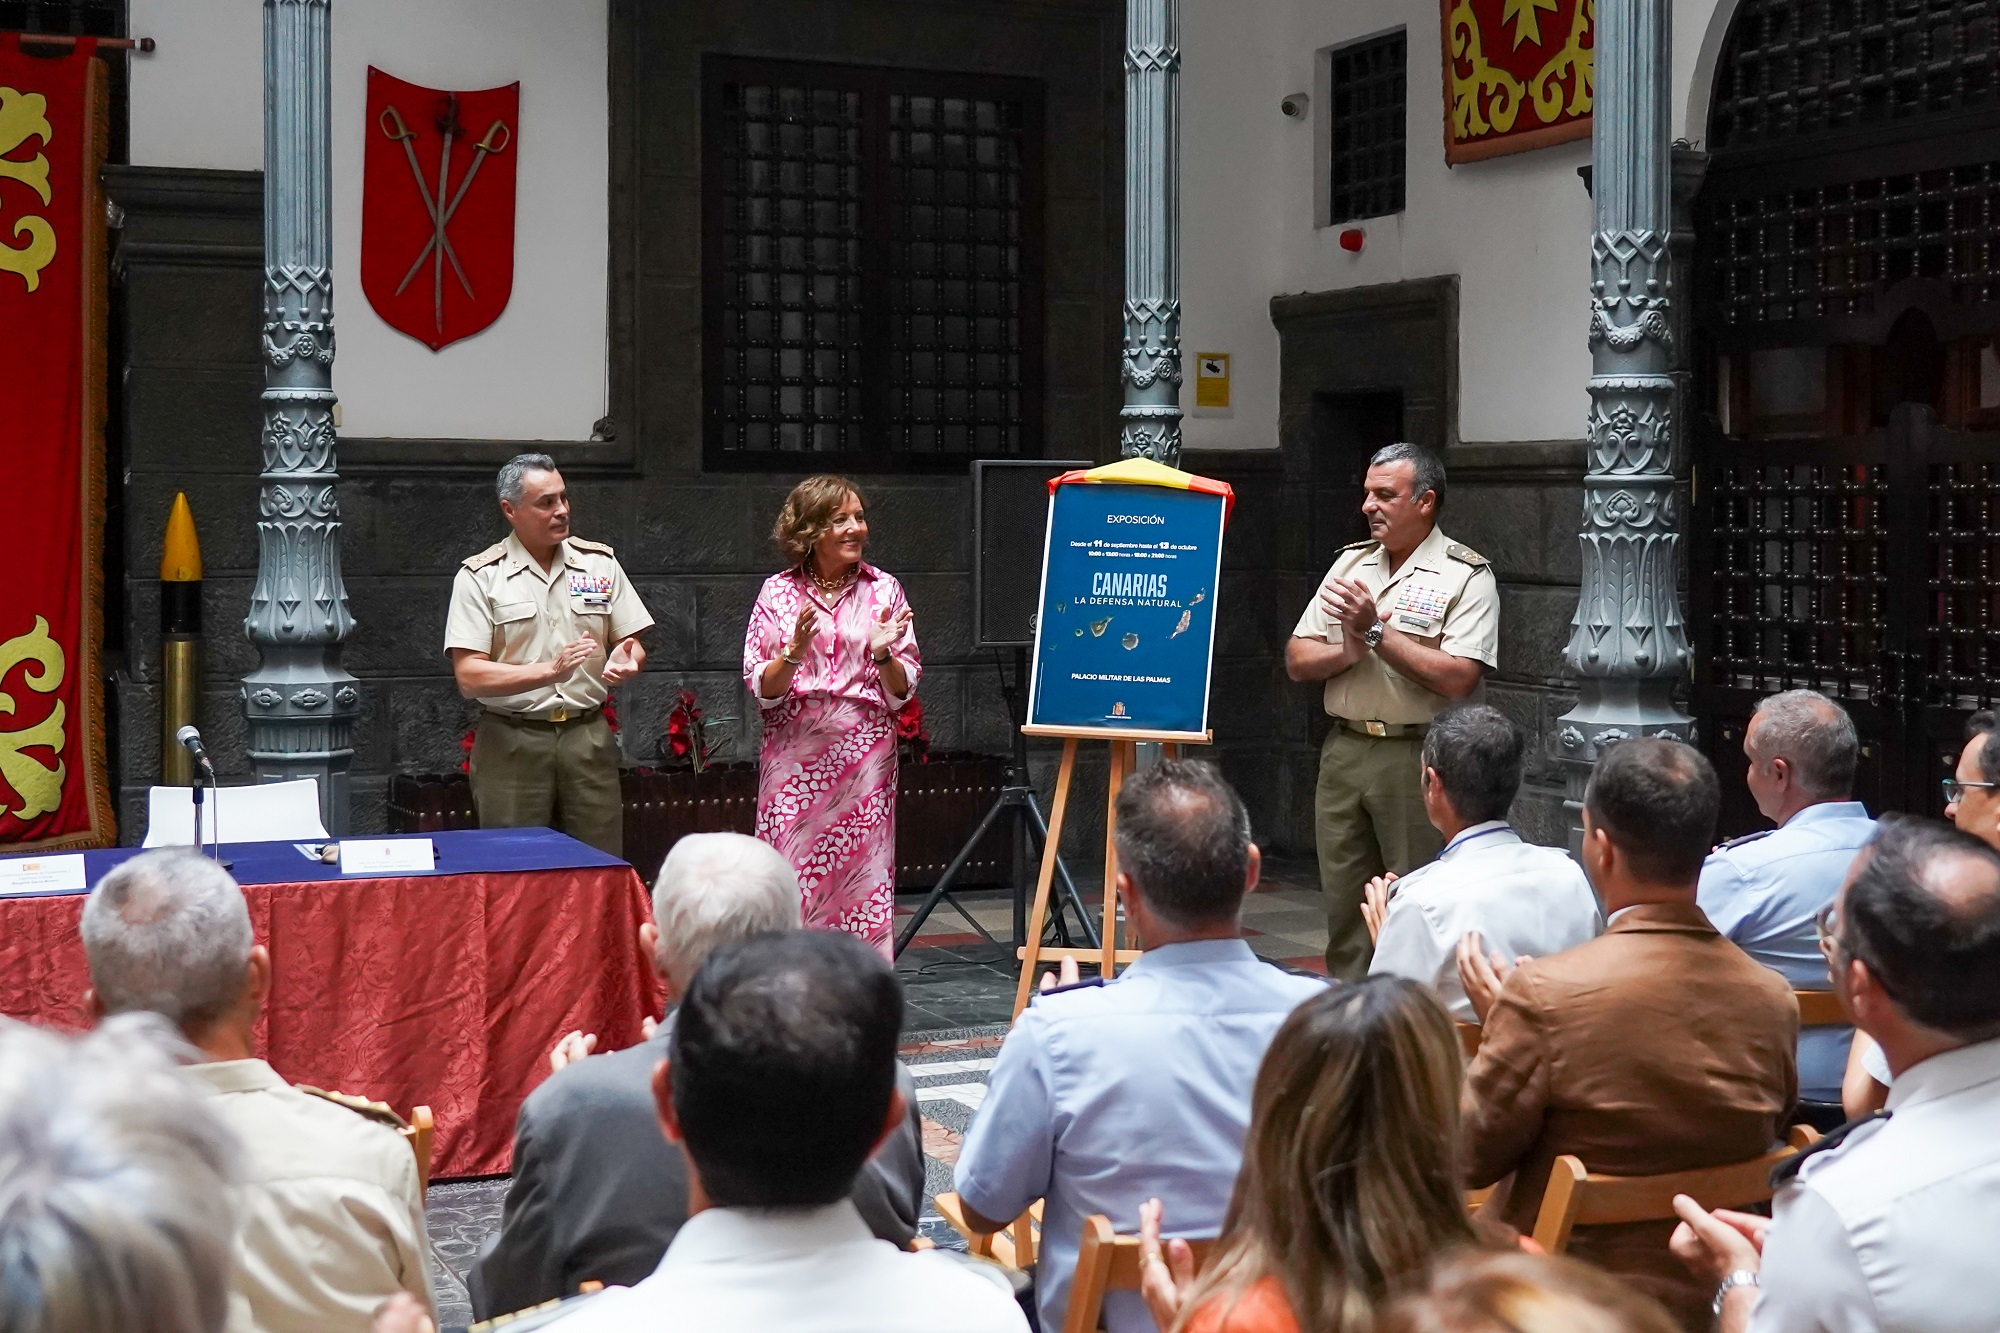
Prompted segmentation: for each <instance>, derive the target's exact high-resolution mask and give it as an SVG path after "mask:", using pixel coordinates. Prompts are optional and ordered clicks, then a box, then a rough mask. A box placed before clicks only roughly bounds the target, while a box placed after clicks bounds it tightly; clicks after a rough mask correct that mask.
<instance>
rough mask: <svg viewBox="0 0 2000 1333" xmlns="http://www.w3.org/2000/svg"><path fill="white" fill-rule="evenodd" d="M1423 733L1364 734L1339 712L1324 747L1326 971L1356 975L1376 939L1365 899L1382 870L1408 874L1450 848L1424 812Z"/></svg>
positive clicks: (1319, 796) (1318, 812)
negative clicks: (1421, 787)
mask: <svg viewBox="0 0 2000 1333" xmlns="http://www.w3.org/2000/svg"><path fill="white" fill-rule="evenodd" d="M1423 747H1424V738H1423V737H1422V736H1382V737H1376V736H1364V735H1361V734H1360V733H1358V732H1353V731H1349V730H1348V729H1347V727H1346V725H1345V724H1344V723H1342V722H1341V721H1340V720H1339V719H1338V718H1336V719H1334V729H1333V732H1332V734H1330V735H1329V736H1328V737H1327V738H1326V744H1324V745H1322V746H1321V747H1320V752H1319V786H1318V789H1317V790H1316V791H1315V792H1314V797H1313V832H1314V834H1315V837H1316V840H1317V841H1318V843H1319V887H1320V891H1321V892H1322V893H1323V894H1325V895H1326V974H1327V975H1328V976H1330V977H1335V978H1338V979H1340V980H1343V981H1358V980H1360V979H1361V978H1362V977H1364V976H1366V975H1367V974H1368V960H1369V959H1370V958H1371V957H1373V956H1374V953H1375V946H1374V945H1373V944H1371V943H1370V942H1369V939H1368V923H1367V922H1365V921H1363V920H1362V919H1361V901H1362V897H1363V891H1364V890H1365V889H1366V888H1367V886H1368V881H1369V880H1371V879H1373V878H1375V876H1377V875H1379V874H1381V873H1383V872H1384V871H1394V872H1395V873H1396V874H1398V875H1406V874H1408V873H1409V872H1410V871H1412V870H1414V869H1415V868H1416V867H1418V866H1420V865H1423V864H1424V863H1425V862H1426V861H1429V860H1431V859H1432V858H1433V857H1435V856H1436V855H1437V854H1438V853H1439V852H1440V851H1442V850H1443V849H1444V837H1443V836H1442V835H1441V834H1440V833H1439V832H1438V831H1437V830H1436V829H1435V828H1433V827H1432V826H1431V821H1430V820H1429V819H1428V818H1426V817H1425V815H1424V798H1423V793H1422V792H1421V791H1420V790H1419V789H1418V786H1417V783H1418V779H1419V777H1420V776H1421V774H1422V771H1423V761H1422V755H1423Z"/></svg>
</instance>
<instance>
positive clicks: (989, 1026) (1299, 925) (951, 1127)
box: [426, 858, 1326, 1328]
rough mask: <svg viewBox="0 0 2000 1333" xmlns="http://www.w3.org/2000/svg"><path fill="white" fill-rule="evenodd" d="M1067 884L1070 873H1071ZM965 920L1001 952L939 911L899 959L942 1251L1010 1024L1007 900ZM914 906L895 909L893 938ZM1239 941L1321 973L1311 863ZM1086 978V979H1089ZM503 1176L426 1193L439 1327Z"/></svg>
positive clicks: (1284, 884)
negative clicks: (956, 1177)
mask: <svg viewBox="0 0 2000 1333" xmlns="http://www.w3.org/2000/svg"><path fill="white" fill-rule="evenodd" d="M1072 873H1075V869H1074V868H1072ZM1101 883H1102V879H1101V876H1100V877H1098V878H1097V879H1095V880H1086V878H1085V877H1084V876H1083V875H1080V874H1079V875H1078V876H1077V888H1078V889H1079V891H1080V892H1081V894H1082V896H1083V900H1084V902H1086V903H1088V904H1091V905H1092V906H1093V907H1095V906H1096V905H1097V904H1098V903H1099V902H1101V887H1100V886H1101ZM956 896H957V898H958V900H959V902H960V903H961V904H962V905H963V906H964V908H965V910H966V912H967V913H968V914H970V916H971V917H972V918H973V919H974V920H976V921H977V922H978V923H979V925H980V926H982V927H984V928H985V929H986V931H988V932H989V933H990V934H991V935H992V936H993V937H994V938H995V939H996V940H998V941H1000V943H998V944H995V943H993V942H991V941H989V940H987V939H985V938H984V937H982V936H981V935H979V934H978V933H977V932H976V931H974V930H973V929H972V928H971V927H970V926H969V925H968V924H967V922H966V920H965V918H964V917H963V916H961V915H960V914H959V913H958V912H956V911H954V910H953V909H952V908H951V907H950V906H949V905H948V904H940V906H939V907H938V909H937V910H936V911H935V912H934V913H932V915H931V917H930V919H929V920H928V921H926V922H925V924H924V928H923V930H922V931H920V932H919V933H918V935H917V938H916V939H915V940H914V941H912V942H911V945H910V948H909V949H908V950H906V951H905V952H904V954H903V956H902V957H901V958H900V959H898V960H897V964H896V972H897V975H898V976H900V977H901V978H902V981H903V994H904V1000H905V1005H906V1009H905V1013H904V1020H903V1033H904V1044H903V1058H904V1060H905V1061H906V1062H908V1063H909V1064H910V1066H911V1072H912V1073H913V1074H915V1075H916V1079H917V1102H918V1106H919V1108H920V1109H921V1110H922V1112H923V1119H924V1156H925V1161H924V1168H925V1181H924V1216H923V1221H922V1223H921V1231H922V1234H924V1235H925V1236H928V1237H929V1238H930V1239H931V1240H932V1241H934V1242H935V1243H937V1244H938V1245H941V1246H947V1247H950V1248H959V1247H962V1245H963V1244H964V1242H963V1241H961V1240H960V1239H959V1238H958V1236H957V1235H956V1234H955V1233H954V1232H952V1230H951V1229H950V1228H949V1227H947V1226H946V1225H945V1224H944V1220H943V1219H942V1218H940V1217H939V1216H938V1215H937V1214H936V1213H935V1212H934V1211H933V1210H932V1209H931V1207H930V1201H931V1199H932V1198H933V1197H934V1196H935V1195H937V1194H939V1193H942V1192H945V1191H948V1190H949V1189H950V1188H951V1170H952V1166H953V1165H954V1164H955V1163H956V1162H957V1160H958V1145H959V1141H960V1139H961V1138H962V1137H963V1135H964V1133H965V1130H966V1128H967V1126H969V1125H970V1124H971V1123H972V1115H973V1112H975V1111H976V1110H978V1109H979V1103H980V1101H981V1099H982V1098H983V1097H984V1096H985V1093H986V1078H987V1074H988V1072H989V1071H990V1070H991V1069H992V1067H993V1060H994V1058H995V1057H996V1056H997V1054H998V1052H999V1047H1000V1042H1001V1039H1002V1038H1003V1037H1004V1036H1005V1035H1006V1031H1007V1026H1008V1024H1009V1022H1010V1021H1011V1019H1012V1016H1013V1015H1012V1011H1013V1005H1014V985H1015V979H1016V976H1017V973H1016V970H1015V969H1016V964H1015V960H1014V950H1013V948H1012V947H1011V945H1009V944H1008V943H1007V940H1008V937H1009V935H1010V932H1011V930H1012V921H1013V903H1012V897H1011V895H1010V894H1009V892H1008V891H1007V890H1004V889H979V890H971V891H968V892H965V893H962V894H958V895H956ZM919 901H920V898H919V897H918V896H917V895H905V896H904V898H903V900H902V901H901V902H900V903H899V904H898V909H899V910H898V914H897V916H898V920H897V926H898V929H900V928H901V926H902V923H903V922H904V921H905V920H907V919H908V917H909V915H910V914H911V913H912V912H913V911H914V909H915V907H916V906H917V904H918V902H919ZM1243 927H1244V930H1243V933H1244V938H1245V940H1246V941H1248V943H1249V945H1250V947H1251V948H1252V949H1254V950H1256V952H1257V954H1258V955H1259V956H1260V957H1262V958H1265V959H1268V960H1270V961H1271V962H1274V963H1277V964H1279V965H1281V966H1284V967H1288V968H1292V969H1295V970H1299V971H1309V972H1320V971H1323V970H1324V966H1323V963H1322V961H1321V956H1320V955H1321V953H1322V951H1323V950H1324V949H1325V948H1326V916H1325V911H1324V909H1323V907H1322V906H1321V898H1320V892H1319V881H1318V874H1317V871H1316V870H1315V868H1314V867H1313V865H1312V863H1311V862H1310V861H1303V860H1288V859H1277V858H1274V859H1272V860H1270V861H1267V862H1266V863H1265V870H1264V881H1263V883H1262V884H1261V885H1260V886H1259V888H1258V891H1257V892H1256V893H1255V894H1252V895H1251V897H1250V899H1249V900H1248V901H1247V902H1246V903H1245V904H1244V909H1243ZM1090 971H1091V969H1089V968H1085V974H1086V975H1088V974H1089V972H1090ZM506 1193H507V1180H506V1178H505V1177H489V1178H486V1179H479V1180H453V1181H437V1182H435V1183H433V1184H432V1185H431V1188H430V1196H429V1199H428V1201H427V1207H426V1214H427V1217H426V1220H427V1223H428V1229H429V1231H430V1237H431V1244H432V1246H433V1249H434V1251H435V1253H436V1255H437V1257H438V1259H439V1261H440V1262H439V1263H438V1264H437V1265H436V1267H437V1268H438V1270H439V1271H438V1272H436V1273H434V1275H433V1281H432V1285H433V1288H434V1289H435V1291H436V1293H437V1298H438V1313H439V1316H440V1324H441V1325H442V1326H444V1327H446V1328H449V1327H452V1326H455V1325H463V1324H465V1323H466V1322H467V1321H468V1320H469V1319H470V1318H471V1305H470V1302H469V1300H468V1298H467V1296H466V1292H465V1285H464V1281H463V1274H464V1273H465V1271H466V1269H467V1268H468V1267H469V1266H470V1265H471V1262H472V1259H473V1257H474V1255H476V1254H477V1253H478V1250H479V1246H480V1243H481V1242H482V1241H484V1240H485V1238H486V1237H487V1236H488V1235H490V1234H491V1233H493V1232H494V1231H496V1230H498V1229H499V1226H500V1212H501V1205H502V1202H503V1201H504V1199H505V1197H506Z"/></svg>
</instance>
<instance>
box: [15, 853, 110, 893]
mask: <svg viewBox="0 0 2000 1333" xmlns="http://www.w3.org/2000/svg"><path fill="white" fill-rule="evenodd" d="M89 887H90V883H89V880H88V879H87V878H86V877H85V873H84V869H83V853H82V852H66V853H64V854H62V855H60V856H21V857H15V858H14V859H12V860H8V861H0V897H8V896H11V895H14V894H29V893H75V892H78V891H79V890H82V889H87V888H89Z"/></svg>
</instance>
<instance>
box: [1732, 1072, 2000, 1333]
mask: <svg viewBox="0 0 2000 1333" xmlns="http://www.w3.org/2000/svg"><path fill="white" fill-rule="evenodd" d="M1888 1111H1889V1116H1888V1118H1887V1119H1883V1120H1879V1121H1874V1122H1871V1123H1866V1124H1863V1125H1861V1126H1859V1127H1858V1128H1856V1129H1854V1130H1851V1131H1850V1132H1849V1133H1848V1136H1847V1138H1846V1140H1845V1141H1844V1142H1842V1143H1841V1144H1839V1145H1838V1146H1837V1147H1833V1148H1829V1149H1827V1150H1825V1151H1823V1152H1819V1153H1815V1154H1814V1155H1813V1156H1811V1157H1810V1158H1808V1159H1807V1160H1806V1162H1805V1165H1804V1167H1803V1169H1802V1170H1801V1171H1800V1172H1799V1174H1798V1176H1797V1178H1796V1179H1794V1180H1793V1181H1792V1182H1791V1183H1790V1184H1788V1185H1786V1186H1785V1187H1784V1188H1783V1189H1782V1190H1780V1191H1779V1193H1778V1197H1777V1198H1776V1200H1775V1201H1774V1203H1773V1215H1772V1216H1773V1220H1772V1223H1771V1230H1770V1233H1769V1235H1768V1236H1767V1237H1766V1239H1765V1241H1764V1261H1763V1285H1762V1290H1761V1292H1760V1293H1759V1295H1758V1299H1757V1305H1756V1309H1755V1311H1754V1312H1753V1313H1752V1315H1751V1317H1750V1330H1751V1333H1877V1331H1878V1330H1879V1331H1880V1333H1993V1330H1995V1329H2000V1281H1996V1280H1995V1275H1994V1267H1995V1264H1994V1256H1995V1252H1996V1248H1995V1247H1996V1246H2000V1133H1996V1132H1995V1129H1996V1126H2000V1041H1986V1042H1980V1043H1979V1044H1978V1045H1975V1046H1965V1047H1961V1048H1959V1049H1958V1050H1955V1051H1947V1052H1945V1053H1944V1054H1943V1055H1934V1056H1932V1057H1931V1058H1930V1059H1928V1060H1925V1061H1923V1062H1922V1063H1921V1064H1916V1065H1912V1066H1910V1068H1908V1069H1905V1070H1904V1071H1903V1072H1902V1073H1901V1074H1899V1075H1898V1076H1897V1078H1896V1082H1895V1085H1894V1086H1893V1087H1892V1088H1891V1089H1890V1091H1889V1102H1888Z"/></svg>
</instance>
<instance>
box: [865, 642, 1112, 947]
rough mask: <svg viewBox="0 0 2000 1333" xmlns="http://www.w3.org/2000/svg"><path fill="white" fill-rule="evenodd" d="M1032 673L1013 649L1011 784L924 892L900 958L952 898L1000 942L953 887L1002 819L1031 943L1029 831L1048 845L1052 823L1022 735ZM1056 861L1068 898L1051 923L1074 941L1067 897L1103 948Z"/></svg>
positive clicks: (1017, 914) (1021, 934) (1007, 688)
mask: <svg viewBox="0 0 2000 1333" xmlns="http://www.w3.org/2000/svg"><path fill="white" fill-rule="evenodd" d="M994 665H995V667H996V669H997V668H998V666H999V663H998V662H997V660H996V662H995V664H994ZM1027 675H1028V650H1027V649H1026V648H1020V647H1017V648H1015V649H1014V678H1013V681H1012V682H1011V683H1010V682H1009V681H1008V678H1007V675H1006V673H1005V672H1004V671H1001V672H1000V693H1001V696H1002V697H1003V698H1005V699H1006V701H1007V714H1008V717H1009V718H1010V719H1011V720H1012V721H1013V724H1014V753H1013V756H1012V758H1011V759H1010V760H1009V761H1008V764H1007V785H1006V786H1005V787H1003V788H1001V789H1000V794H999V795H998V796H996V797H994V798H993V804H992V805H990V806H988V807H987V809H986V816H985V818H983V819H981V820H980V821H979V827H978V828H977V829H975V830H973V834H972V836H971V837H970V838H967V839H966V840H965V845H964V846H963V847H961V848H959V850H958V855H957V856H955V857H953V858H952V862H951V864H950V865H949V866H946V867H945V872H944V874H942V875H940V876H938V882H937V883H935V884H933V885H932V886H931V890H930V892H929V893H928V894H926V895H925V896H924V901H923V903H922V904H921V905H919V906H918V908H917V910H916V913H915V914H914V915H913V916H911V918H910V920H909V923H908V924H907V925H905V926H904V927H903V933H902V934H901V935H899V936H898V937H897V938H896V956H897V957H899V958H900V957H901V956H902V953H903V950H905V949H907V948H909V947H910V941H912V940H914V939H915V938H916V937H917V932H918V931H920V930H922V929H923V927H924V922H926V921H928V920H929V919H930V915H931V913H932V912H934V911H936V910H937V905H938V903H940V902H941V901H944V900H945V899H950V901H951V905H952V909H953V910H954V911H956V912H957V913H958V914H959V915H960V916H962V917H964V918H965V919H966V920H967V921H968V922H971V924H972V928H973V929H974V930H976V931H978V932H979V933H980V934H981V935H984V936H985V937H986V938H987V940H988V941H990V942H992V943H994V944H998V943H999V941H998V940H995V939H994V938H993V936H992V935H991V934H989V933H988V932H987V930H986V928H985V927H983V926H981V925H980V924H979V922H978V921H976V920H974V919H973V916H972V914H971V913H970V912H968V911H966V910H965V906H964V904H962V903H960V902H959V901H958V899H956V898H953V897H952V896H951V886H952V883H953V881H955V880H956V879H957V878H958V875H959V872H960V871H961V870H963V869H965V866H966V864H967V863H968V862H970V861H971V860H972V854H973V852H974V851H975V850H977V849H978V847H979V844H980V841H981V840H982V839H984V838H985V837H986V834H987V831H988V830H989V829H991V828H992V827H993V824H994V821H995V820H998V819H1002V818H1005V819H1006V820H1007V821H1008V822H1009V824H1010V825H1011V826H1012V827H1011V834H1012V836H1011V841H1012V843H1013V862H1014V865H1013V890H1014V947H1015V948H1016V949H1019V948H1022V947H1023V946H1025V945H1026V944H1027V934H1028V896H1029V894H1030V893H1031V892H1033V890H1032V889H1031V888H1030V887H1029V883H1028V879H1029V875H1028V866H1029V864H1030V863H1031V862H1032V861H1033V859H1034V846H1033V844H1032V842H1031V839H1030V834H1031V832H1032V834H1033V835H1034V836H1036V837H1039V838H1040V839H1041V840H1042V842H1043V843H1044V844H1046V843H1047V842H1048V839H1049V822H1048V820H1046V819H1044V818H1043V817H1042V807H1041V804H1040V803H1039V802H1038V801H1037V800H1036V799H1035V789H1034V787H1033V785H1032V784H1030V783H1029V781H1028V738H1027V737H1026V736H1024V735H1022V734H1021V723H1022V721H1023V715H1022V712H1021V703H1022V697H1021V691H1022V682H1024V681H1025V680H1026V679H1027ZM1055 862H1056V875H1057V877H1058V879H1059V880H1060V881H1061V883H1062V890H1063V898H1062V899H1061V900H1059V901H1058V902H1057V904H1056V910H1055V912H1054V913H1052V914H1051V923H1052V924H1053V925H1054V927H1055V931H1056V934H1057V936H1058V938H1059V939H1060V940H1061V942H1062V943H1063V944H1065V945H1068V944H1071V943H1073V942H1074V941H1073V940H1072V939H1071V937H1070V933H1069V925H1068V922H1067V921H1066V920H1065V918H1064V915H1063V911H1062V906H1063V903H1064V902H1067V903H1068V904H1069V907H1070V910H1071V911H1073V912H1075V914H1076V920H1077V924H1078V925H1079V926H1080V927H1081V928H1082V931H1083V937H1084V939H1085V940H1086V941H1087V944H1088V947H1089V948H1092V949H1095V948H1097V947H1099V941H1098V937H1097V928H1096V927H1095V926H1094V925H1092V924H1091V920H1090V913H1088V912H1086V911H1084V909H1083V897H1082V895H1081V894H1079V893H1078V892H1077V891H1076V884H1075V882H1074V881H1072V880H1071V879H1070V877H1069V867H1068V866H1066V865H1064V864H1063V860H1062V855H1061V853H1060V852H1058V853H1057V855H1056V858H1055Z"/></svg>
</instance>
